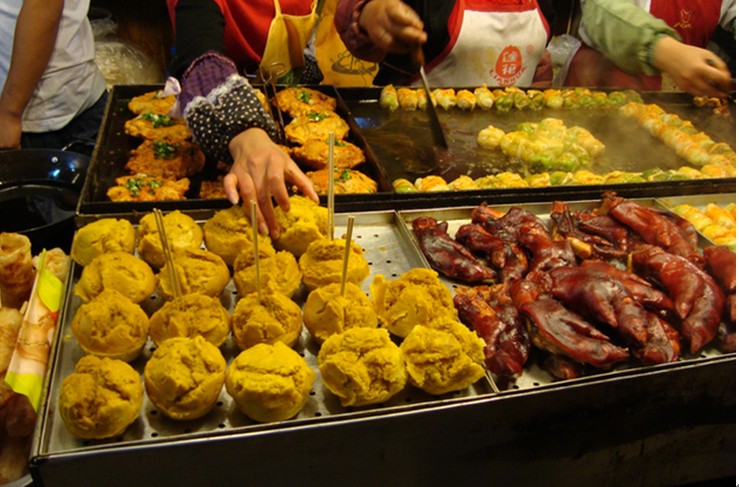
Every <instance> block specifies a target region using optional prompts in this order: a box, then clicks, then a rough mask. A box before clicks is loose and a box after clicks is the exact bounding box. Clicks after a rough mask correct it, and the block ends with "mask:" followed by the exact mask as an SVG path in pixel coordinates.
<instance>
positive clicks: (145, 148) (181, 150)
mask: <svg viewBox="0 0 739 487" xmlns="http://www.w3.org/2000/svg"><path fill="white" fill-rule="evenodd" d="M204 166H205V154H203V151H201V150H200V148H199V147H198V146H197V145H196V144H194V143H192V142H188V141H185V140H183V141H179V142H167V141H163V140H145V141H144V142H143V143H142V144H141V145H140V146H138V147H137V148H136V149H134V150H132V151H131V156H130V157H129V159H128V162H127V163H126V169H128V170H129V171H131V173H133V174H146V175H147V176H152V177H160V178H169V179H180V178H184V177H187V176H192V175H193V174H197V173H199V172H200V171H202V170H203V167H204Z"/></svg>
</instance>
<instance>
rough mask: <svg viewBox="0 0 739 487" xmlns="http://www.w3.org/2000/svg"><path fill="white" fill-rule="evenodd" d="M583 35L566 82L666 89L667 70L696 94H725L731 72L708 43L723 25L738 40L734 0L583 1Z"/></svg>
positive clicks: (575, 84)
mask: <svg viewBox="0 0 739 487" xmlns="http://www.w3.org/2000/svg"><path fill="white" fill-rule="evenodd" d="M581 5H582V18H581V21H580V27H579V36H580V38H581V39H582V40H583V45H582V46H581V47H580V49H579V50H578V51H577V52H576V53H575V54H574V57H573V58H572V60H571V62H570V65H569V70H568V72H567V77H566V80H565V84H566V85H569V86H597V87H609V88H634V89H638V90H643V91H659V90H661V89H662V77H661V74H662V73H664V74H666V75H667V76H668V77H669V79H670V80H671V81H672V82H673V83H674V84H675V85H676V86H677V87H678V88H679V89H681V90H683V91H686V92H688V93H691V94H693V95H696V96H698V95H704V96H715V97H722V96H725V95H726V94H727V92H728V91H730V90H732V89H734V87H733V86H732V84H731V77H732V76H731V73H730V71H729V70H728V68H727V66H726V64H725V63H724V61H723V60H721V58H720V57H719V56H717V55H716V54H715V53H713V52H711V51H710V50H708V49H705V47H706V46H707V45H708V43H709V41H710V40H711V38H712V37H713V34H714V32H715V31H716V29H717V28H723V29H725V30H727V31H729V32H730V33H731V36H732V38H733V40H734V42H736V6H735V2H734V0H700V1H698V0H651V1H647V0H582V1H581Z"/></svg>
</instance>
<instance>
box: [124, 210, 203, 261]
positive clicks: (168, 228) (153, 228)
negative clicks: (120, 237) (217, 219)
mask: <svg viewBox="0 0 739 487" xmlns="http://www.w3.org/2000/svg"><path fill="white" fill-rule="evenodd" d="M162 220H163V222H164V232H165V233H166V234H167V240H168V242H169V246H170V249H171V250H172V251H174V250H177V249H184V248H189V249H198V248H200V246H201V245H202V243H203V230H202V229H201V228H200V225H198V224H197V222H196V221H195V220H194V219H193V218H192V217H191V216H189V215H186V214H185V213H182V212H181V211H180V210H174V211H172V212H170V213H167V214H166V215H164V216H163V218H162ZM137 250H138V253H139V256H140V257H141V258H142V259H144V260H145V261H146V262H148V263H149V264H150V265H151V266H152V267H156V268H162V267H164V252H163V251H162V239H161V238H160V237H159V230H157V223H156V217H155V215H154V213H147V214H146V215H144V217H143V218H141V221H140V222H139V242H138V245H137Z"/></svg>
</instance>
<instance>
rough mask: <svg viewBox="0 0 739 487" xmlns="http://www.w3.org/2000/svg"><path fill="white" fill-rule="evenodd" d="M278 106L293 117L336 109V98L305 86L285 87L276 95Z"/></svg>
mask: <svg viewBox="0 0 739 487" xmlns="http://www.w3.org/2000/svg"><path fill="white" fill-rule="evenodd" d="M275 101H276V102H277V106H278V108H279V109H280V110H282V111H283V112H287V114H288V115H290V116H291V117H297V116H300V115H307V114H308V113H311V112H332V111H334V110H336V98H333V97H331V96H329V95H327V94H325V93H323V92H321V91H318V90H315V89H313V88H307V87H305V86H291V87H287V88H283V89H282V90H280V91H278V92H277V96H275Z"/></svg>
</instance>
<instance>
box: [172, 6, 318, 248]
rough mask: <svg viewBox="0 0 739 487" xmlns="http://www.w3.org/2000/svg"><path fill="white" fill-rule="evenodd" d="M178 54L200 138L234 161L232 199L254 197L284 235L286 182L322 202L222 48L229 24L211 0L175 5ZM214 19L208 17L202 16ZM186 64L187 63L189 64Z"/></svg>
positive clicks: (183, 99) (270, 226) (272, 228)
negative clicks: (281, 215)
mask: <svg viewBox="0 0 739 487" xmlns="http://www.w3.org/2000/svg"><path fill="white" fill-rule="evenodd" d="M175 13H176V16H175V25H176V31H177V55H176V58H175V61H174V62H173V69H172V72H173V73H177V72H178V71H183V72H182V74H181V75H179V78H180V84H181V87H182V92H181V93H180V97H179V102H180V106H181V107H182V108H183V115H184V117H185V120H186V121H187V124H188V126H189V127H190V129H191V130H192V132H193V138H194V140H195V141H196V142H198V143H199V144H200V146H201V148H202V149H203V152H205V154H206V155H208V156H209V158H210V159H212V160H220V161H224V162H226V163H232V164H231V169H230V171H229V174H228V175H227V176H226V177H225V178H224V182H223V185H224V190H225V192H226V195H227V197H228V199H229V200H230V201H231V202H232V203H233V204H236V203H238V201H239V198H241V199H242V200H243V201H250V200H253V201H255V202H256V203H257V219H258V225H259V230H260V232H262V233H267V232H268V231H269V232H270V233H271V235H272V237H275V238H276V237H277V236H278V235H279V233H278V232H279V226H278V225H277V220H276V217H275V213H274V206H273V202H272V198H274V200H275V202H276V203H277V204H278V205H279V206H280V207H281V208H282V209H283V210H285V211H287V210H288V209H289V207H290V203H289V198H288V194H287V190H286V188H285V183H286V182H287V183H291V184H293V185H295V186H296V187H297V188H298V189H299V190H301V191H302V192H303V193H304V194H305V195H306V196H308V197H310V198H311V199H313V200H314V201H318V195H317V194H316V193H315V190H314V189H313V185H312V184H311V183H310V180H309V179H308V178H307V176H305V175H304V174H303V173H302V172H301V171H300V170H299V169H298V167H297V165H296V164H295V163H294V162H293V161H292V160H291V159H290V158H289V157H288V156H287V154H286V153H285V152H284V151H282V149H280V148H279V147H278V146H277V145H276V144H275V143H274V142H272V139H271V138H270V136H272V137H274V136H275V135H276V132H275V125H274V121H273V120H272V118H271V117H270V115H269V114H268V113H267V112H266V111H265V110H264V108H263V107H262V104H261V103H260V101H259V99H258V98H257V95H256V93H255V91H254V89H253V88H252V87H251V85H250V84H249V82H248V80H247V79H246V78H244V77H243V76H240V75H239V74H238V70H237V68H236V65H235V64H234V63H233V61H232V60H231V59H229V58H228V57H226V56H225V55H224V54H223V51H224V46H223V43H224V41H223V38H224V37H223V29H224V27H225V22H224V21H223V15H222V14H221V12H220V9H219V8H218V6H217V5H216V4H215V2H213V1H211V0H207V1H204V0H182V1H180V2H179V3H178V6H177V8H176V10H175ZM203 19H207V22H203ZM182 66H184V69H183V68H182Z"/></svg>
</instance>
